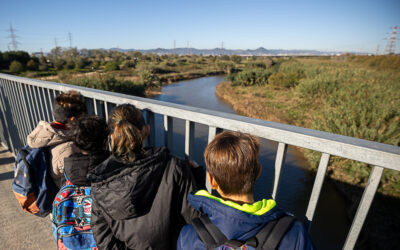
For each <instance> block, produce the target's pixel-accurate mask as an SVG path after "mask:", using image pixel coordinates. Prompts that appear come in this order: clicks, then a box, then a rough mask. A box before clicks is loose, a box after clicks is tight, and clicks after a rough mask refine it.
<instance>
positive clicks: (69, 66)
mask: <svg viewBox="0 0 400 250" xmlns="http://www.w3.org/2000/svg"><path fill="white" fill-rule="evenodd" d="M64 68H65V69H73V68H75V63H74V61H72V60H67V61H66V63H65V65H64Z"/></svg>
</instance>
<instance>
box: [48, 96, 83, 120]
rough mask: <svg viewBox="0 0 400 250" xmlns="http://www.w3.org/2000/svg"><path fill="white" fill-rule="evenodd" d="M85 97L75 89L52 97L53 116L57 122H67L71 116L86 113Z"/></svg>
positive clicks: (77, 116)
mask: <svg viewBox="0 0 400 250" xmlns="http://www.w3.org/2000/svg"><path fill="white" fill-rule="evenodd" d="M86 113H87V111H86V104H85V98H84V97H83V96H82V95H81V94H80V93H79V92H78V91H75V90H70V91H67V92H63V93H61V94H59V95H57V96H56V98H54V103H53V116H54V119H55V120H56V121H57V122H61V123H63V124H66V123H68V121H69V119H70V118H71V117H76V118H79V117H80V116H82V115H84V114H86Z"/></svg>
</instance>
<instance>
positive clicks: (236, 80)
mask: <svg viewBox="0 0 400 250" xmlns="http://www.w3.org/2000/svg"><path fill="white" fill-rule="evenodd" d="M270 75H271V72H269V71H266V70H261V69H252V70H244V71H242V72H239V73H237V74H236V75H235V76H234V77H233V82H232V84H233V85H234V86H235V85H241V86H254V85H259V86H261V85H266V84H267V83H268V78H269V76H270Z"/></svg>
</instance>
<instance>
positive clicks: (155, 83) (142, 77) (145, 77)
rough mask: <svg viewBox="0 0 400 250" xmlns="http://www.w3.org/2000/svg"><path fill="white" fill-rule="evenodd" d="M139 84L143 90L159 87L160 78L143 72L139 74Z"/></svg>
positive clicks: (148, 72)
mask: <svg viewBox="0 0 400 250" xmlns="http://www.w3.org/2000/svg"><path fill="white" fill-rule="evenodd" d="M139 83H140V84H142V85H143V86H145V88H154V87H155V88H157V87H160V85H161V82H160V78H159V77H158V76H156V75H155V74H154V73H152V72H150V71H143V72H141V73H140V74H139Z"/></svg>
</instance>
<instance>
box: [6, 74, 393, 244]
mask: <svg viewBox="0 0 400 250" xmlns="http://www.w3.org/2000/svg"><path fill="white" fill-rule="evenodd" d="M68 90H77V91H79V92H80V93H81V94H82V95H83V96H85V97H86V98H87V105H88V110H91V111H92V112H93V113H95V114H98V115H102V116H104V117H106V118H108V114H109V112H110V110H111V108H112V107H113V106H115V105H118V104H122V103H131V104H133V105H135V106H136V107H138V108H140V109H143V110H146V112H145V114H146V120H147V122H148V123H149V124H150V125H151V127H154V123H155V116H154V114H160V115H163V116H164V131H165V133H164V142H165V145H166V146H168V147H172V146H173V139H172V138H173V136H172V131H173V130H172V128H173V119H172V118H179V119H183V120H185V121H186V126H185V154H186V155H187V156H188V157H189V158H190V157H191V156H192V154H193V152H194V150H193V148H194V146H195V145H194V128H195V124H196V123H199V124H204V125H207V126H208V127H209V136H208V140H209V141H210V140H212V138H213V137H214V136H215V135H216V134H217V133H218V132H219V131H220V130H221V129H226V130H233V131H241V132H245V133H249V134H252V135H256V136H259V137H261V138H265V139H268V140H272V141H276V142H278V150H277V156H276V160H275V179H274V185H273V190H272V197H273V198H276V194H277V190H278V188H279V179H280V173H281V169H282V167H283V165H284V164H283V163H284V159H285V155H286V150H287V146H288V145H293V146H298V147H302V148H306V149H310V150H315V151H318V152H321V153H322V156H321V160H320V164H319V166H318V170H317V174H316V178H315V181H314V186H313V190H312V193H311V197H310V202H309V204H308V207H307V211H306V217H307V219H308V221H309V226H310V227H311V222H312V219H313V216H314V212H315V209H316V206H317V203H318V200H319V196H320V191H321V189H322V185H323V183H324V179H325V174H326V170H327V167H328V164H329V159H330V157H331V156H340V157H343V158H346V159H350V160H355V161H359V162H364V163H367V164H369V165H372V166H373V170H372V171H371V174H370V177H369V181H368V184H367V186H366V188H365V190H364V194H363V197H362V199H361V202H360V204H359V207H358V210H357V213H356V216H355V218H354V220H353V223H352V226H351V228H350V232H349V233H348V236H347V239H346V242H345V245H344V249H352V248H353V247H354V245H355V243H356V240H357V238H358V235H359V233H360V230H361V228H362V225H363V223H364V220H365V218H366V215H367V213H368V210H369V208H370V206H371V203H372V200H373V197H374V195H375V193H376V190H377V188H378V185H379V182H380V179H381V176H382V172H383V169H384V168H386V169H392V170H397V171H400V164H399V163H400V148H399V147H396V146H392V145H387V144H382V143H377V142H372V141H367V140H362V139H357V138H352V137H347V136H342V135H337V134H332V133H327V132H322V131H317V130H312V129H307V128H301V127H296V126H291V125H286V124H281V123H276V122H270V121H264V120H259V119H253V118H248V117H243V116H239V115H235V114H227V113H223V112H218V111H212V110H207V109H201V108H195V107H190V106H185V105H180V104H173V103H167V102H162V101H157V100H152V99H147V98H141V97H136V96H130V95H125V94H119V93H114V92H108V91H103V90H96V89H90V88H85V87H80V86H73V85H68V84H61V83H55V82H47V81H41V80H36V79H28V78H23V77H17V76H11V75H7V74H0V97H1V102H0V108H1V112H2V114H3V115H2V116H1V124H0V125H1V126H0V127H1V131H0V132H1V133H2V134H0V136H1V139H2V142H3V141H4V142H5V143H6V145H5V146H7V147H8V148H9V149H10V150H11V151H12V152H13V153H14V154H15V153H16V150H17V149H18V148H20V147H22V146H23V145H24V144H25V143H26V136H27V135H28V134H29V133H30V131H32V130H33V129H34V127H35V126H36V124H37V123H38V122H39V121H40V120H47V121H50V120H53V117H52V105H51V103H52V100H53V99H54V97H55V96H56V95H57V94H58V93H59V92H61V91H68ZM148 142H149V144H150V145H154V144H155V143H154V142H155V133H154V130H152V132H151V134H150V136H149V139H148Z"/></svg>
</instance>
